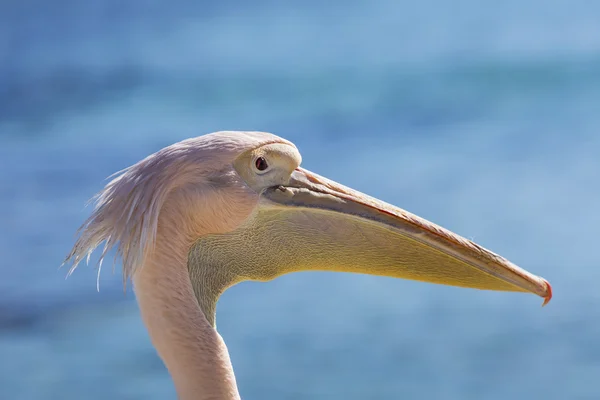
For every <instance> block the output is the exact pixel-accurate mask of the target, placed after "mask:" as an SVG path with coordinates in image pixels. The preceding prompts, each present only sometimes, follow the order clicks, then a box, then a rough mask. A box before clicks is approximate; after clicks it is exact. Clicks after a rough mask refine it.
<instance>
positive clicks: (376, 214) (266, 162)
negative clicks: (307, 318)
mask: <svg viewBox="0 0 600 400" xmlns="http://www.w3.org/2000/svg"><path fill="white" fill-rule="evenodd" d="M300 163H301V156H300V153H299V151H298V149H297V148H296V146H295V145H294V144H293V143H291V142H290V141H288V140H285V139H283V138H281V137H278V136H275V135H273V134H271V133H265V132H236V131H223V132H215V133H211V134H207V135H204V136H199V137H195V138H190V139H187V140H184V141H181V142H179V143H176V144H173V145H171V146H168V147H165V148H163V149H162V150H159V151H158V152H156V153H154V154H152V155H150V156H148V157H147V158H145V159H143V160H141V161H139V162H138V163H136V164H134V165H132V166H130V167H128V168H126V169H124V170H122V171H120V172H117V173H116V174H115V175H113V176H112V177H113V179H112V180H111V181H110V182H109V183H108V184H107V185H106V186H105V187H104V189H103V190H101V191H100V192H99V193H98V194H97V195H96V196H95V197H94V198H93V200H94V202H95V208H94V211H93V212H92V214H91V216H90V217H89V218H88V219H87V220H86V221H85V222H84V223H83V225H82V226H81V228H80V229H79V231H78V236H77V238H76V242H75V244H74V246H73V249H72V250H71V252H70V253H69V255H68V256H67V258H66V260H65V263H69V264H71V268H70V270H69V275H70V274H71V273H72V272H73V271H74V270H75V268H77V265H78V264H79V263H80V262H81V261H82V260H84V259H87V260H88V262H89V256H90V255H91V254H92V253H93V252H94V250H95V249H96V248H97V247H98V246H99V245H101V244H102V243H104V247H103V250H102V252H101V255H100V257H99V267H101V263H102V260H103V259H104V258H105V256H106V255H107V252H108V251H109V250H110V249H113V248H114V249H116V255H117V257H120V258H121V261H122V268H123V280H124V284H125V285H126V283H127V282H128V281H132V283H133V288H134V292H135V296H136V299H137V302H138V304H139V309H140V313H141V317H142V321H143V322H144V324H145V326H146V328H147V330H148V333H149V336H150V340H151V342H152V344H153V346H154V347H155V349H156V351H157V353H158V355H159V357H160V358H161V360H162V361H163V363H164V364H165V366H166V368H167V370H168V372H169V374H170V376H171V378H172V380H173V383H174V385H175V390H176V392H177V396H178V398H180V399H183V400H191V399H226V400H231V399H240V395H239V392H238V388H237V384H236V379H235V375H234V372H233V368H232V365H231V361H230V356H229V352H228V350H227V347H226V345H225V342H224V341H223V338H222V337H221V335H220V334H219V333H218V332H217V330H216V319H215V312H216V304H217V300H218V299H219V296H220V295H221V294H222V293H223V292H224V291H225V290H226V289H227V288H229V287H231V286H233V285H235V284H236V283H239V282H241V281H246V280H253V281H269V280H272V279H274V278H276V277H278V276H281V275H283V274H287V273H290V272H296V271H339V272H353V273H360V274H371V275H379V276H387V277H393V278H403V279H411V280H417V281H424V282H431V283H437V284H444V285H452V286H460V287H465V288H476V289H483V290H497V291H506V292H527V293H532V294H536V295H538V296H540V297H542V298H544V303H543V305H545V304H546V303H548V301H549V300H550V298H551V297H552V288H551V286H550V284H549V283H548V282H547V281H546V280H545V279H543V278H541V277H538V276H536V275H533V274H531V273H529V272H528V271H525V270H524V269H521V268H520V267H518V266H516V265H515V264H512V263H511V262H509V261H508V260H506V259H505V258H503V257H501V256H499V255H497V254H495V253H492V252H491V251H489V250H487V249H485V248H483V247H481V246H479V245H477V244H475V243H473V242H472V241H470V240H467V239H465V238H463V237H461V236H459V235H457V234H455V233H453V232H450V231H448V230H446V229H444V228H442V227H440V226H438V225H436V224H434V223H432V222H429V221H427V220H425V219H423V218H420V217H418V216H416V215H414V214H411V213H409V212H407V211H405V210H402V209H400V208H398V207H395V206H393V205H390V204H387V203H384V202H383V201H381V200H378V199H375V198H373V197H370V196H367V195H365V194H363V193H360V192H358V191H356V190H353V189H350V188H348V187H345V186H342V185H341V184H339V183H336V182H334V181H331V180H329V179H326V178H324V177H322V176H319V175H317V174H315V173H313V172H310V171H308V170H306V169H304V168H301V167H300ZM115 176H116V177H115ZM98 274H100V268H99V270H98Z"/></svg>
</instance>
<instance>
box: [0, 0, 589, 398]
mask: <svg viewBox="0 0 600 400" xmlns="http://www.w3.org/2000/svg"><path fill="white" fill-rule="evenodd" d="M599 21H600V3H598V2H592V1H578V0H575V1H566V0H564V1H541V0H532V1H528V2H520V1H516V0H509V1H506V2H496V3H491V2H477V1H473V0H463V1H451V2H449V1H442V0H426V1H422V2H409V1H396V0H387V1H386V0H382V1H372V2H358V1H341V0H335V1H331V2H326V3H325V2H317V1H302V2H275V1H266V0H263V1H256V2H243V1H228V2H208V1H180V2H159V1H142V0H134V1H128V2H122V1H116V0H108V1H103V2H92V1H90V2H84V1H75V0H57V1H52V2H48V1H41V0H3V1H2V2H0V273H1V278H0V399H3V400H4V399H23V400H26V399H60V400H67V399H89V400H92V399H174V398H175V391H174V387H173V384H172V382H171V379H170V377H169V376H168V374H167V371H166V369H165V368H164V366H163V364H162V363H161V361H160V359H159V358H158V357H157V355H156V353H155V351H154V349H153V347H152V346H151V344H150V341H149V338H148V335H147V333H146V330H145V328H144V326H143V324H142V322H141V320H140V317H139V314H138V310H137V305H136V303H135V299H134V296H133V294H132V292H131V290H128V292H127V293H126V294H124V293H123V290H122V285H121V276H120V272H119V271H118V268H117V271H116V273H115V274H114V275H112V274H111V273H110V272H109V268H106V270H105V271H104V272H103V274H102V276H101V280H100V287H101V289H100V293H98V292H97V291H96V279H95V273H96V271H95V270H94V269H93V268H92V267H89V268H85V267H84V268H81V269H79V270H77V272H76V273H75V274H74V275H73V276H72V277H70V278H69V279H68V280H66V281H65V273H66V270H64V269H62V270H59V269H58V266H59V265H60V264H61V262H62V260H63V258H64V256H65V255H66V254H67V253H68V251H69V250H70V247H71V245H72V244H73V240H74V234H75V231H76V229H77V228H78V227H79V225H80V224H81V223H82V222H83V220H84V219H85V218H86V216H88V215H89V212H90V210H89V208H84V205H85V202H86V200H87V199H88V198H90V197H91V196H92V195H93V194H94V193H96V192H97V191H98V190H100V189H101V188H102V186H103V185H104V184H105V182H106V181H105V180H104V179H105V178H106V177H107V176H108V175H110V174H112V173H113V172H115V171H117V170H120V169H122V168H124V167H126V166H128V165H131V164H132V163H134V162H136V161H138V160H139V159H141V158H143V157H145V156H146V155H148V154H149V153H151V152H154V151H156V150H158V149H160V148H161V147H163V146H165V145H168V144H171V143H173V142H176V141H178V140H181V139H184V138H187V137H191V136H197V135H201V134H204V133H208V132H211V131H215V130H224V129H243V130H263V131H271V132H274V133H276V134H279V135H281V136H283V137H285V138H288V139H290V140H292V141H294V142H295V143H296V144H297V146H298V147H299V149H300V151H301V152H302V154H303V159H304V161H303V165H304V166H305V167H307V168H309V169H311V170H313V171H315V172H318V173H319V174H322V175H325V176H327V177H329V178H331V179H334V180H337V181H339V182H341V183H343V184H346V185H349V186H352V187H354V188H355V189H358V190H361V191H364V192H366V193H369V194H371V195H373V196H376V197H379V198H381V199H383V200H385V201H387V202H390V203H393V204H396V205H399V206H401V207H403V208H405V209H407V210H409V211H411V212H414V213H417V214H419V215H421V216H423V217H425V218H427V219H429V220H432V221H434V222H436V223H439V224H441V225H443V226H445V227H447V228H449V229H451V230H453V231H455V232H457V233H459V234H461V235H463V236H465V237H468V238H470V239H474V240H475V241H477V242H478V243H480V244H482V245H484V246H485V247H488V248H490V249H492V250H493V251H495V252H498V253H500V254H502V255H504V256H506V257H507V258H509V259H511V260H512V261H514V262H515V263H517V264H519V265H520V266H522V267H524V268H526V269H527V270H529V271H531V272H533V273H535V274H538V275H541V276H543V277H545V278H546V279H548V280H549V281H550V282H551V283H552V285H553V287H554V294H555V295H554V299H553V300H552V302H551V303H550V304H549V305H548V306H547V307H545V308H544V309H542V308H540V306H541V299H538V298H536V297H535V296H531V295H526V294H507V293H495V292H481V291H475V290H466V289H457V288H451V287H443V286H434V285H429V284H424V283H417V282H410V281H400V280H392V279H386V278H381V277H371V276H359V275H345V274H334V273H302V274H292V275H288V276H284V277H281V278H279V279H277V280H275V281H272V282H269V283H257V282H247V283H243V284H240V285H238V286H235V287H234V288H232V289H230V290H229V291H227V292H226V293H225V295H224V296H223V297H222V298H221V301H220V302H219V307H218V314H219V315H218V320H219V330H220V332H221V334H222V335H223V337H224V338H225V340H226V342H227V344H228V346H229V351H230V354H231V357H232V361H233V365H234V367H235V370H236V375H237V379H238V384H239V387H240V391H241V393H242V397H243V398H244V399H448V400H450V399H461V400H469V399H490V400H495V399H545V400H550V399H558V400H566V399H600V381H599V379H598V378H599V377H600V294H599V293H600V291H599V290H598V288H599V286H598V282H599V280H600V268H599V267H600V253H599V251H598V249H599V246H600V242H599V240H600V235H599V233H598V227H599V226H600V22H599Z"/></svg>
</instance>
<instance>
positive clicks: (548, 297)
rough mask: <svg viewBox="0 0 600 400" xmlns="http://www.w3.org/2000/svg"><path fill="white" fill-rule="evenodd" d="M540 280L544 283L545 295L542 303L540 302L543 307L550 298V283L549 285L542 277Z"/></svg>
mask: <svg viewBox="0 0 600 400" xmlns="http://www.w3.org/2000/svg"><path fill="white" fill-rule="evenodd" d="M542 281H543V282H544V284H545V285H546V296H545V297H544V303H543V304H542V307H544V306H545V305H546V304H548V303H549V302H550V300H551V299H552V285H550V282H548V281H547V280H545V279H544V278H542Z"/></svg>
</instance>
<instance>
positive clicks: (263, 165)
mask: <svg viewBox="0 0 600 400" xmlns="http://www.w3.org/2000/svg"><path fill="white" fill-rule="evenodd" d="M254 166H255V167H256V169H257V170H259V171H261V172H263V171H266V170H267V169H268V168H269V164H268V163H267V160H266V159H265V158H264V157H257V158H256V160H254Z"/></svg>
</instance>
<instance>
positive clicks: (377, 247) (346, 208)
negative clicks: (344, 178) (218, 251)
mask: <svg viewBox="0 0 600 400" xmlns="http://www.w3.org/2000/svg"><path fill="white" fill-rule="evenodd" d="M262 198H263V201H264V203H265V204H267V205H268V206H269V207H263V208H264V209H265V210H268V211H263V212H262V213H261V212H259V215H258V216H257V217H256V218H257V221H256V223H257V225H256V226H261V227H264V226H269V227H270V229H269V230H265V229H262V230H261V229H257V230H255V231H256V232H258V233H257V236H260V232H263V234H265V235H266V234H267V233H264V232H267V231H268V232H271V233H270V234H269V235H271V238H270V239H269V238H266V237H262V238H259V240H261V241H267V243H272V244H274V243H275V245H277V246H279V255H280V257H279V260H280V262H279V264H281V266H280V271H277V273H287V272H294V271H300V270H332V271H345V272H357V273H366V274H373V275H383V276H390V277H395V278H404V279H413V280H419V281H425V282H431V283H438V284H444V285H452V286H460V287H468V288H476V289H484V290H499V291H510V292H529V293H533V294H536V295H538V296H541V297H543V298H544V305H546V304H547V303H548V302H549V301H550V299H551V297H552V288H551V286H550V284H549V283H548V282H547V281H546V280H545V279H543V278H541V277H538V276H535V275H533V274H531V273H529V272H527V271H525V270H524V269H521V268H519V267H518V266H516V265H515V264H513V263H511V262H510V261H508V260H506V259H505V258H503V257H501V256H499V255H497V254H495V253H493V252H491V251H489V250H487V249H485V248H483V247H481V246H479V245H477V244H476V243H474V242H472V241H470V240H467V239H465V238H463V237H461V236H459V235H457V234H455V233H453V232H450V231H448V230H446V229H444V228H442V227H440V226H438V225H436V224H434V223H432V222H429V221H427V220H425V219H423V218H420V217H418V216H416V215H413V214H411V213H409V212H407V211H405V210H402V209H400V208H398V207H395V206H392V205H390V204H387V203H385V202H383V201H380V200H377V199H375V198H372V197H370V196H367V195H365V194H363V193H360V192H358V191H355V190H352V189H350V188H347V187H345V186H343V185H340V184H338V183H336V182H333V181H331V180H329V179H326V178H324V177H321V176H319V175H317V174H314V173H312V172H310V171H307V170H305V169H303V168H297V169H296V170H295V171H294V172H293V174H292V176H291V179H290V181H289V184H287V185H284V186H278V187H272V188H269V189H267V190H265V191H264V192H263V193H262ZM245 238H246V239H247V238H248V236H247V235H246V236H245ZM274 239H276V240H274ZM269 240H270V241H269ZM257 243H258V242H257ZM257 246H258V244H257ZM248 251H250V252H252V251H253V250H252V249H248ZM272 252H274V253H277V251H272ZM262 253H263V254H264V252H262ZM282 259H285V260H286V261H281V260H282ZM260 262H264V263H271V265H272V264H277V263H278V262H277V257H271V258H269V259H264V260H262V261H260Z"/></svg>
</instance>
